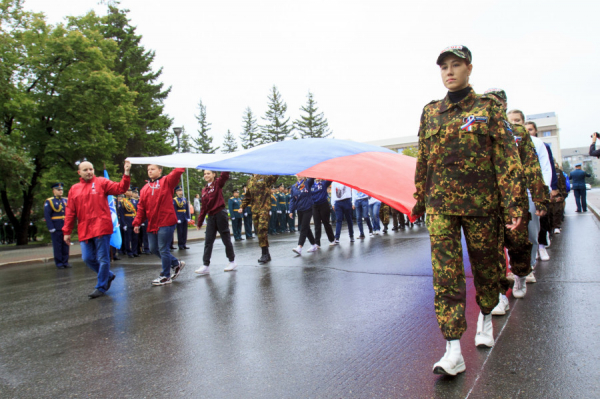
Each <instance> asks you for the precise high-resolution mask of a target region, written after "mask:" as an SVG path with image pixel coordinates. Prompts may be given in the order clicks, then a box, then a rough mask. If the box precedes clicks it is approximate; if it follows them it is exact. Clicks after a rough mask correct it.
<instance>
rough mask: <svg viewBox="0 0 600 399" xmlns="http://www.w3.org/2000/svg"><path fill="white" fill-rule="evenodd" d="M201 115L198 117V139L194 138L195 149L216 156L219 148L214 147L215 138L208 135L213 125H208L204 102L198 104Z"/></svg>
mask: <svg viewBox="0 0 600 399" xmlns="http://www.w3.org/2000/svg"><path fill="white" fill-rule="evenodd" d="M198 110H199V113H198V115H196V120H197V121H198V127H199V128H198V137H194V143H195V145H194V148H195V149H196V150H197V151H198V152H199V153H201V154H214V153H215V152H217V150H218V149H219V147H213V145H212V142H213V137H212V136H211V135H210V134H208V132H209V131H210V126H211V125H212V124H211V123H208V119H207V118H206V106H205V105H204V104H202V100H200V102H199V103H198Z"/></svg>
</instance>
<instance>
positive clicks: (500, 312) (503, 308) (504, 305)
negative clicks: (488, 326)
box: [492, 294, 510, 316]
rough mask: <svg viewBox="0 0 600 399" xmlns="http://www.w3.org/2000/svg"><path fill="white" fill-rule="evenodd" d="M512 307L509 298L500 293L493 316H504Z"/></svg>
mask: <svg viewBox="0 0 600 399" xmlns="http://www.w3.org/2000/svg"><path fill="white" fill-rule="evenodd" d="M509 309H510V305H509V304H508V298H507V297H506V295H503V294H500V301H499V302H498V304H497V305H496V307H495V308H494V310H492V315H493V316H504V315H505V314H506V312H507V311H508V310H509Z"/></svg>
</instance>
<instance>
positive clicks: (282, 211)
mask: <svg viewBox="0 0 600 399" xmlns="http://www.w3.org/2000/svg"><path fill="white" fill-rule="evenodd" d="M276 197H277V220H278V222H279V226H278V227H279V229H278V231H279V233H285V232H289V229H288V224H287V219H288V217H289V215H288V214H286V211H287V208H288V204H287V201H286V196H285V186H284V185H283V183H282V184H281V185H280V186H279V189H278V190H277V195H276Z"/></svg>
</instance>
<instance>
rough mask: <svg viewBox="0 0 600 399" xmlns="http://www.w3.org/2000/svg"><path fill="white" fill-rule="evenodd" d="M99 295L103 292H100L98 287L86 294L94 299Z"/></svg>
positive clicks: (102, 294)
mask: <svg viewBox="0 0 600 399" xmlns="http://www.w3.org/2000/svg"><path fill="white" fill-rule="evenodd" d="M101 296H104V292H102V291H100V290H98V289H95V290H94V292H92V293H91V294H89V295H88V297H90V299H96V298H99V297H101Z"/></svg>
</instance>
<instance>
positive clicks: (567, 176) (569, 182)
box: [562, 172, 571, 194]
mask: <svg viewBox="0 0 600 399" xmlns="http://www.w3.org/2000/svg"><path fill="white" fill-rule="evenodd" d="M562 173H563V175H565V179H567V194H569V193H570V192H571V181H570V180H569V175H567V174H566V173H565V172H562Z"/></svg>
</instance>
